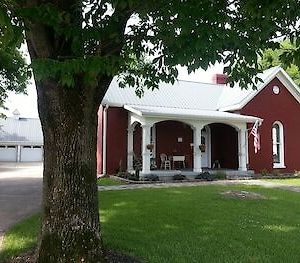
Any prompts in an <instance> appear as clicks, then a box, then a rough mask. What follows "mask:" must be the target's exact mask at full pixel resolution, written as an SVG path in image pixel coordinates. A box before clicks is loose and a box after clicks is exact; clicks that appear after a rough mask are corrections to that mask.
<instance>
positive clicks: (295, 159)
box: [241, 78, 300, 172]
mask: <svg viewBox="0 0 300 263" xmlns="http://www.w3.org/2000/svg"><path fill="white" fill-rule="evenodd" d="M274 85H277V86H278V87H279V88H280V93H279V94H278V95H276V94H274V93H273V91H272V89H273V86H274ZM241 113H242V114H247V115H253V116H258V117H260V118H262V119H264V122H263V124H262V126H261V127H260V129H259V132H260V136H261V151H260V152H259V153H258V154H254V149H253V136H250V139H249V163H250V169H254V170H255V171H256V172H260V171H262V170H263V169H267V170H268V171H272V170H273V160H272V131H271V130H272V125H273V123H274V122H275V121H280V122H281V123H282V124H283V129H284V146H285V149H284V150H285V165H286V169H279V171H280V172H293V171H295V170H300V158H299V149H300V139H299V131H300V117H299V116H300V105H299V103H298V102H297V101H296V99H295V98H294V97H293V95H292V94H290V92H289V91H288V90H287V89H286V88H285V87H284V85H283V84H282V83H281V82H280V81H279V80H278V79H277V78H275V79H273V80H272V81H271V82H270V83H269V84H268V85H267V86H266V87H265V88H264V89H263V90H262V91H260V93H259V94H257V95H256V96H255V97H254V98H253V99H252V100H251V101H250V102H249V103H248V104H247V105H246V106H245V107H244V108H243V109H242V110H241Z"/></svg>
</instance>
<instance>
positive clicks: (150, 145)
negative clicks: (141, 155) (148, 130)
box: [146, 143, 154, 150]
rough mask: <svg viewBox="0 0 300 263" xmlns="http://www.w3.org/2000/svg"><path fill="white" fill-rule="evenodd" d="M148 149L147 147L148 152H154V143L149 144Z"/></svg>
mask: <svg viewBox="0 0 300 263" xmlns="http://www.w3.org/2000/svg"><path fill="white" fill-rule="evenodd" d="M146 147H147V149H148V150H153V148H154V144H153V143H150V144H147V146H146Z"/></svg>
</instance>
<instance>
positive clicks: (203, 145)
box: [199, 144, 205, 152]
mask: <svg viewBox="0 0 300 263" xmlns="http://www.w3.org/2000/svg"><path fill="white" fill-rule="evenodd" d="M199 149H200V151H201V152H205V144H200V145H199Z"/></svg>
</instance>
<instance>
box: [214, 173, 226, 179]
mask: <svg viewBox="0 0 300 263" xmlns="http://www.w3.org/2000/svg"><path fill="white" fill-rule="evenodd" d="M214 178H215V179H219V180H225V179H226V178H227V177H226V173H224V172H217V173H215V174H214Z"/></svg>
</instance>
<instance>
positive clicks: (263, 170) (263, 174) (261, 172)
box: [260, 169, 269, 176]
mask: <svg viewBox="0 0 300 263" xmlns="http://www.w3.org/2000/svg"><path fill="white" fill-rule="evenodd" d="M260 175H261V176H268V175H269V172H268V170H267V169H262V170H261V171H260Z"/></svg>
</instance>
